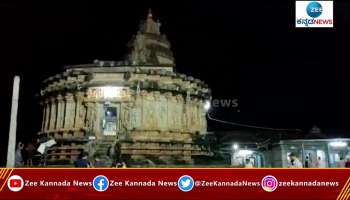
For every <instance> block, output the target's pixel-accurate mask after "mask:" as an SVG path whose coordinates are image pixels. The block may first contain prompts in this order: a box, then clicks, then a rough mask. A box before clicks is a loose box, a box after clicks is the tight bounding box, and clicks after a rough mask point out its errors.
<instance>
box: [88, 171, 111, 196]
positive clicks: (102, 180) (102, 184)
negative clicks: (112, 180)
mask: <svg viewBox="0 0 350 200" xmlns="http://www.w3.org/2000/svg"><path fill="white" fill-rule="evenodd" d="M92 186H93V187H94V189H95V190H96V191H99V192H104V191H106V190H107V188H108V186H109V181H108V178H107V177H105V176H103V175H98V176H96V177H95V178H94V180H93V181H92Z"/></svg>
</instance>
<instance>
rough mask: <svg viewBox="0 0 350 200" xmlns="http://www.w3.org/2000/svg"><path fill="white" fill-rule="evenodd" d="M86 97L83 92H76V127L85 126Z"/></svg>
mask: <svg viewBox="0 0 350 200" xmlns="http://www.w3.org/2000/svg"><path fill="white" fill-rule="evenodd" d="M83 98H84V93H83V92H77V93H76V94H75V103H76V107H75V117H74V128H82V127H83V126H84V116H83V115H84V114H83V113H84V107H83V105H82V103H83Z"/></svg>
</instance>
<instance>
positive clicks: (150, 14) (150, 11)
mask: <svg viewBox="0 0 350 200" xmlns="http://www.w3.org/2000/svg"><path fill="white" fill-rule="evenodd" d="M147 18H151V19H152V18H153V15H152V9H151V8H150V9H148V14H147Z"/></svg>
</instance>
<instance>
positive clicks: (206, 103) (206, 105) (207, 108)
mask: <svg viewBox="0 0 350 200" xmlns="http://www.w3.org/2000/svg"><path fill="white" fill-rule="evenodd" d="M210 107H211V105H210V101H205V103H204V110H206V111H208V110H209V109H210Z"/></svg>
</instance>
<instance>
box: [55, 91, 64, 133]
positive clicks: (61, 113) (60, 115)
mask: <svg viewBox="0 0 350 200" xmlns="http://www.w3.org/2000/svg"><path fill="white" fill-rule="evenodd" d="M63 119H64V101H63V97H62V95H60V94H59V95H58V96H57V120H56V129H61V128H63Z"/></svg>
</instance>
